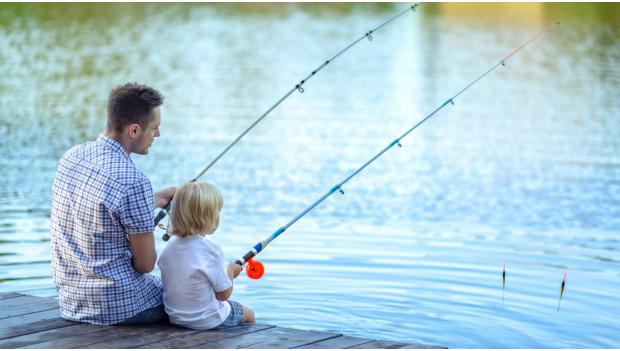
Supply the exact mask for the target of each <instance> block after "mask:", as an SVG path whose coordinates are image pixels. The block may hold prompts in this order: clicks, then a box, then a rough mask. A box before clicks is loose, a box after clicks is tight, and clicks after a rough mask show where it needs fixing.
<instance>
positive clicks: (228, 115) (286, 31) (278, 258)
mask: <svg viewBox="0 0 620 351" xmlns="http://www.w3.org/2000/svg"><path fill="white" fill-rule="evenodd" d="M403 6H405V5H404V4H388V3H381V4H352V3H347V4H0V76H1V77H2V78H1V79H0V136H1V137H0V152H1V155H2V156H0V169H2V172H3V176H2V177H0V211H1V213H2V214H3V215H2V216H1V217H2V218H0V279H1V280H2V282H1V283H0V290H2V291H20V292H28V293H34V294H39V295H45V296H53V295H54V294H55V293H56V292H55V289H54V286H53V283H52V280H51V276H50V267H49V263H48V262H49V233H48V220H49V219H48V217H49V201H50V189H51V180H52V177H53V174H54V171H55V167H56V162H57V160H58V158H59V157H60V156H61V155H62V154H63V153H64V152H65V151H66V150H67V149H68V148H69V147H71V146H73V145H75V144H77V143H80V142H83V141H84V140H92V139H94V138H95V137H96V136H97V135H98V134H99V133H100V132H101V131H102V128H103V127H104V125H105V115H104V113H105V100H106V97H107V93H108V91H109V89H110V88H111V87H112V86H115V85H117V84H119V83H123V82H126V81H139V82H144V83H147V84H151V85H153V86H155V87H157V88H158V89H160V90H162V91H163V92H164V95H165V96H166V102H165V105H164V114H163V120H162V124H163V125H162V131H163V133H162V137H161V138H160V139H159V140H158V141H157V142H156V144H155V145H154V148H153V149H152V154H151V155H149V156H148V157H135V162H136V163H137V164H138V165H139V167H140V168H141V169H143V170H144V171H145V173H146V174H148V175H149V177H150V178H151V179H152V181H153V185H154V187H155V188H158V187H161V186H164V185H168V184H178V183H181V182H183V181H186V180H187V179H190V178H191V177H193V176H195V174H197V172H198V171H199V170H200V169H201V168H202V167H203V166H204V165H205V164H206V163H207V162H208V161H210V160H211V159H212V158H213V157H214V156H215V155H217V154H218V153H219V152H220V151H221V150H222V149H223V148H224V147H225V146H226V145H227V144H228V143H229V142H230V141H231V140H233V139H234V137H236V136H237V135H238V134H239V133H240V132H241V131H243V130H244V129H245V128H246V127H247V126H248V125H249V124H250V123H251V122H252V121H254V120H255V119H256V118H257V117H258V116H259V115H260V114H261V113H262V112H263V111H265V110H266V109H267V108H268V107H269V106H271V104H273V103H274V102H275V101H276V100H277V99H278V98H279V97H281V96H282V95H283V94H284V93H285V92H287V91H288V90H289V89H290V88H291V87H292V86H293V85H294V84H296V83H297V79H300V78H303V77H305V76H306V75H307V74H308V73H309V72H310V71H311V70H312V69H313V68H315V67H317V66H318V65H319V64H320V63H321V62H322V61H321V60H323V59H325V58H328V57H331V56H332V55H334V54H335V53H336V52H337V51H338V50H340V49H341V48H342V46H343V45H344V44H346V43H349V42H351V41H352V40H353V39H355V38H357V37H359V36H360V35H361V34H362V33H364V32H365V31H367V30H368V29H369V28H371V27H372V26H373V25H376V24H378V23H381V22H382V21H384V20H385V19H386V18H387V17H388V16H390V15H392V14H393V13H396V12H397V11H400V9H401V8H403ZM618 10H619V7H618V5H617V4H594V5H593V4H558V3H553V4H536V3H529V4H522V3H519V4H475V5H472V4H425V5H424V6H422V7H420V9H419V10H418V11H417V12H416V13H415V14H411V15H408V16H407V17H405V18H403V19H402V20H400V21H399V22H398V23H395V24H394V25H391V26H388V27H385V28H384V29H382V30H381V32H378V33H377V34H376V35H375V39H374V40H373V41H372V42H364V43H360V45H359V46H358V47H356V48H355V49H354V50H352V51H351V53H349V54H347V55H345V56H343V57H341V58H339V59H338V60H339V61H338V62H337V63H335V64H334V65H331V66H330V67H328V68H326V69H325V70H324V71H323V72H321V75H320V76H317V77H316V78H314V79H313V80H312V81H311V82H309V83H308V84H307V85H306V92H305V93H304V94H303V95H301V94H295V95H293V96H291V98H290V99H289V100H287V101H286V102H285V103H284V104H282V105H281V106H280V107H279V108H278V109H276V110H275V111H274V112H273V113H272V114H271V115H270V116H269V117H268V118H267V119H266V120H264V121H263V122H262V123H261V124H260V125H259V126H258V127H257V128H255V130H253V131H252V132H251V133H250V134H248V136H247V137H246V138H245V139H244V140H243V141H242V142H241V143H240V144H239V145H237V146H236V147H235V148H234V149H232V150H231V151H230V153H229V154H228V155H227V156H225V157H224V158H223V159H222V160H221V161H220V162H219V163H218V165H217V166H216V167H214V168H213V169H212V171H211V172H210V173H209V174H208V175H207V177H206V179H208V180H210V181H212V182H214V183H216V184H218V185H219V186H220V187H221V188H222V190H223V192H224V196H225V198H226V201H225V202H226V205H225V208H224V212H223V214H222V215H223V219H222V228H221V230H220V232H219V233H218V234H217V236H216V239H217V240H218V241H219V242H220V243H221V244H222V245H223V246H224V247H225V249H226V252H227V253H228V254H229V255H230V256H231V258H232V257H234V256H235V255H237V254H239V253H243V252H246V251H247V248H248V245H251V244H253V243H255V242H256V241H257V240H261V239H263V238H264V237H265V236H266V235H268V234H269V233H271V232H273V230H275V229H276V228H278V227H279V226H281V225H283V224H284V223H286V222H288V221H289V220H290V219H291V218H292V217H293V216H294V215H295V214H297V213H298V212H299V211H301V210H302V209H303V208H304V207H305V206H307V205H308V204H309V203H311V202H312V201H314V200H315V199H316V198H318V197H319V196H320V195H322V194H323V193H324V192H325V191H327V190H328V189H329V188H330V187H331V186H332V185H333V184H335V183H337V182H338V181H340V180H341V179H342V178H343V177H344V176H346V175H347V174H349V173H350V172H351V171H352V170H354V169H355V168H357V167H358V166H359V165H361V164H362V163H363V162H365V161H366V160H367V159H368V158H369V157H370V156H371V155H373V154H374V153H376V152H378V151H379V150H380V149H381V148H383V147H384V146H385V145H386V144H387V143H388V142H389V141H390V140H392V139H393V138H394V137H396V136H398V135H400V134H401V133H402V132H403V131H404V130H406V129H407V128H409V127H410V126H411V125H413V124H414V123H415V122H417V121H418V120H419V119H420V118H421V117H422V116H424V115H426V114H427V113H429V112H430V111H432V109H433V108H434V107H436V106H437V105H439V104H440V103H443V101H444V100H445V99H446V98H447V97H448V96H450V94H454V93H455V92H457V91H458V90H460V89H461V88H462V87H463V86H464V85H465V84H467V83H468V82H469V81H471V80H472V79H473V78H474V77H476V76H477V75H479V74H480V73H481V72H483V71H484V70H486V69H488V68H489V67H490V66H491V65H492V64H494V63H496V62H497V60H499V59H500V58H501V57H503V56H505V55H506V54H507V53H509V52H510V51H512V50H513V49H514V48H516V47H517V46H518V45H520V44H521V43H522V42H523V41H525V40H526V39H528V38H529V37H531V35H533V34H534V33H536V32H537V31H538V30H540V28H542V27H544V26H546V25H547V24H549V23H552V22H553V21H556V20H559V21H561V22H562V25H561V29H560V30H557V31H554V32H553V33H550V34H549V35H547V36H545V37H544V38H543V39H542V40H541V41H540V42H538V43H537V44H536V45H534V46H532V47H531V48H530V49H528V50H526V51H523V52H522V53H520V54H519V55H518V56H515V57H514V58H513V59H511V60H510V62H509V63H508V66H507V67H506V69H502V70H500V71H498V72H497V73H496V74H494V75H493V76H490V77H489V78H488V79H485V81H483V82H481V83H480V85H479V86H477V87H476V88H475V89H472V91H470V92H468V93H467V94H464V95H463V96H462V97H461V98H459V99H458V101H457V105H456V106H454V107H453V108H450V109H446V110H445V111H442V113H441V114H440V115H438V116H437V117H436V118H434V119H433V120H430V121H429V122H428V123H427V124H426V125H425V126H424V127H422V128H420V129H418V130H416V132H415V133H414V134H412V135H411V136H410V137H409V138H407V139H406V140H403V146H404V147H403V148H402V149H399V150H397V151H395V152H390V153H389V154H386V155H385V157H384V158H382V159H380V160H378V161H377V162H376V163H375V164H373V165H372V167H369V168H368V169H366V170H364V172H363V173H362V174H361V175H360V177H359V178H356V179H355V180H354V181H352V182H351V183H349V184H348V185H347V188H346V189H345V190H346V195H345V196H335V197H334V198H330V199H329V200H328V201H326V202H325V203H324V204H322V205H321V206H319V207H318V208H317V209H315V210H314V211H313V212H312V213H311V214H310V215H308V216H307V217H305V218H304V219H302V220H300V221H299V222H298V223H297V224H296V225H295V226H294V227H292V228H291V229H289V231H287V234H286V235H283V236H281V237H280V238H279V239H278V242H277V243H274V244H273V245H272V246H271V247H270V249H269V250H266V251H265V252H264V253H263V255H264V256H263V260H264V261H265V263H266V264H267V275H266V277H265V278H264V280H261V281H257V282H254V281H252V282H250V281H248V280H247V279H245V280H241V281H239V283H238V286H237V287H236V289H237V290H236V294H237V296H238V298H239V299H240V300H242V301H244V302H247V303H248V304H249V305H251V306H253V307H256V308H255V309H256V311H257V314H258V316H259V318H260V319H262V320H263V321H266V322H267V323H270V324H281V325H284V326H290V327H300V328H309V329H319V330H332V331H336V332H340V333H347V334H351V335H356V336H360V337H364V336H366V337H380V338H387V339H390V338H391V339H395V340H403V339H406V340H405V341H410V342H427V343H433V344H440V345H446V346H452V347H515V346H518V347H610V346H615V343H613V341H614V340H615V334H614V333H613V330H612V328H613V327H610V326H613V325H617V324H618V318H617V316H615V315H614V314H612V313H613V312H612V311H613V309H612V308H610V306H612V305H613V303H614V301H615V300H614V297H615V296H617V295H618V293H619V291H618V290H617V286H619V285H618V280H619V279H620V274H619V270H618V263H619V261H620V260H619V259H618V258H617V256H618V254H617V252H618V249H619V245H618V244H619V240H618V239H617V232H618V228H620V222H619V221H620V215H619V214H620V187H619V184H620V161H619V159H618V149H619V144H618V143H619V142H618V140H620V138H619V137H620V125H619V123H618V119H617V116H618V115H619V112H620V103H619V102H618V101H617V96H618V88H617V86H618V84H617V83H618V82H619V81H620V73H619V72H620V70H619V69H618V67H619V65H618V62H619V61H620V43H619V39H618V38H620V36H619V34H620V30H619V28H618V25H617V23H620V21H619V20H620V11H618ZM159 234H160V233H158V235H157V236H159ZM157 245H158V249H159V250H161V249H162V248H163V245H164V243H163V242H158V243H157ZM503 263H507V266H508V274H509V275H508V285H507V290H506V302H504V303H502V302H501V284H500V282H501V275H500V273H501V268H500V267H501V266H502V264H503ZM564 271H569V285H568V287H567V291H566V295H565V297H564V300H563V302H562V306H563V307H562V318H561V319H560V320H558V319H557V313H556V312H555V304H556V303H557V290H558V288H559V283H560V281H561V277H562V273H563V272H564ZM301 307H303V310H304V314H305V315H306V316H307V317H306V318H304V319H302V320H300V319H299V318H298V317H299V310H300V308H301ZM379 316H380V317H379ZM592 316H596V317H592ZM497 325H502V326H504V328H496V326H497ZM438 330H441V331H442V332H441V333H437V331H438ZM566 331H571V332H572V333H568V334H569V335H567V333H566ZM448 336H449V337H448Z"/></svg>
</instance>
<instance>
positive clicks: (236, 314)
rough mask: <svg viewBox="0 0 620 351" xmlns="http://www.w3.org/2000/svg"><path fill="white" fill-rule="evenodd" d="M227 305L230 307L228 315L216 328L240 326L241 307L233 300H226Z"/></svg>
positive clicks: (241, 319) (241, 318) (241, 317)
mask: <svg viewBox="0 0 620 351" xmlns="http://www.w3.org/2000/svg"><path fill="white" fill-rule="evenodd" d="M228 304H229V305H230V314H229V315H228V318H226V319H225V320H224V321H223V322H222V324H220V325H218V326H217V328H222V327H234V326H236V325H239V324H241V322H242V321H243V306H241V304H240V303H239V302H237V301H233V300H228Z"/></svg>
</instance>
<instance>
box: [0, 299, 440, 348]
mask: <svg viewBox="0 0 620 351" xmlns="http://www.w3.org/2000/svg"><path fill="white" fill-rule="evenodd" d="M0 348H5V349H6V348H36V349H39V348H45V349H57V348H63V349H70V348H85V349H90V348H97V349H104V348H122V349H128V348H138V349H166V348H198V349H212V348H216V349H236V348H252V349H265V348H269V349H291V348H301V349H317V348H318V349H332V348H336V349H346V348H355V349H381V348H392V349H396V348H441V347H435V346H430V345H422V344H409V343H402V342H394V341H384V340H374V339H364V338H357V337H352V336H346V335H342V334H337V333H328V332H321V331H312V330H298V329H292V328H283V327H277V326H273V325H265V324H253V325H249V324H248V325H241V326H237V327H230V328H226V329H220V330H206V331H198V330H193V329H186V328H181V327H177V326H174V325H172V324H169V323H152V324H145V325H139V326H100V325H91V324H83V323H76V322H71V321H67V320H64V319H62V318H60V312H59V310H58V300H56V299H53V298H44V297H36V296H30V295H23V294H18V293H0Z"/></svg>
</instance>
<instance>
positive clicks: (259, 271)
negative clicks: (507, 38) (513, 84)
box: [235, 22, 560, 279]
mask: <svg viewBox="0 0 620 351" xmlns="http://www.w3.org/2000/svg"><path fill="white" fill-rule="evenodd" d="M555 24H560V23H559V22H556V23H555ZM553 25H554V24H552V25H550V26H548V27H547V28H545V29H544V30H542V31H541V32H540V33H538V34H536V35H535V36H534V37H533V38H531V39H530V40H528V41H527V42H525V43H524V44H523V45H521V46H520V47H518V48H517V49H516V50H514V51H513V52H511V53H510V54H508V56H506V57H504V58H503V59H502V60H500V61H499V62H498V63H497V64H495V65H494V66H493V67H491V69H489V70H488V71H486V72H485V73H483V74H482V75H481V76H479V77H478V78H476V79H475V80H474V81H472V82H471V83H469V84H468V85H467V86H465V88H463V89H461V90H460V91H459V92H458V93H456V94H455V95H454V96H452V97H451V98H449V99H448V100H446V102H444V103H443V104H441V105H440V106H439V107H437V108H436V109H435V110H434V111H433V112H431V113H430V114H428V115H427V116H426V117H424V118H423V119H422V120H421V121H419V122H418V123H416V124H415V125H414V126H413V127H411V128H410V129H409V130H407V131H406V132H405V133H404V134H403V135H401V136H399V137H398V138H396V139H395V140H394V141H392V142H391V143H390V144H389V145H388V146H386V147H385V148H384V149H383V150H381V151H380V152H379V153H378V154H376V155H375V156H373V157H372V158H371V159H370V160H369V161H368V162H366V163H365V164H364V165H362V166H361V167H360V168H358V169H357V170H355V171H354V172H353V173H351V174H350V175H349V176H348V177H346V178H345V179H344V180H343V181H341V182H340V183H338V184H336V185H335V186H333V187H332V188H331V189H330V190H329V191H328V192H327V193H325V195H323V196H321V197H320V198H319V199H318V200H316V201H315V202H314V203H312V204H311V205H310V206H308V207H307V208H306V209H305V210H303V211H302V212H301V213H300V214H298V215H297V216H296V217H295V218H293V219H292V220H291V221H290V222H288V223H287V224H286V225H284V226H283V227H280V228H279V229H278V230H276V231H275V232H274V233H273V234H271V236H269V237H268V238H267V239H265V240H264V241H261V242H259V243H258V244H256V245H254V247H252V249H250V251H248V252H247V253H246V254H245V255H243V257H241V258H240V259H238V260H236V261H235V263H237V264H238V265H241V266H243V265H244V264H246V263H247V264H248V266H247V267H246V274H247V275H248V277H250V278H251V279H259V278H260V277H262V276H263V274H264V272H265V268H264V266H263V264H262V263H260V262H258V261H254V260H253V257H254V256H256V255H258V253H260V252H261V251H262V250H264V249H265V248H266V247H267V245H269V243H271V242H272V241H273V240H274V239H275V238H277V237H278V236H279V235H280V234H282V233H284V231H286V230H287V229H288V228H289V227H290V226H291V225H293V224H294V223H295V222H297V221H298V220H299V219H300V218H302V217H303V216H305V215H306V214H307V213H308V212H310V211H311V210H312V209H313V208H315V207H316V206H317V205H318V204H320V203H321V202H323V201H324V200H325V199H327V198H328V197H329V196H330V195H332V194H333V193H334V192H336V191H339V192H340V193H341V194H344V190H342V186H343V185H344V184H346V183H347V182H348V181H349V180H351V178H353V177H355V176H356V175H357V174H358V173H360V172H361V171H362V170H363V169H364V168H366V167H367V166H368V165H370V164H371V163H372V162H373V161H375V160H376V159H377V158H379V157H380V156H381V155H383V154H384V153H385V152H386V151H388V150H389V149H391V148H392V147H393V146H394V145H398V147H402V145H401V143H400V141H401V140H402V139H403V138H404V137H406V136H407V135H409V133H411V132H412V131H414V130H415V129H416V128H418V127H419V126H420V125H421V124H422V123H424V122H426V121H427V120H428V119H429V118H431V117H433V116H434V115H435V114H436V113H437V112H439V111H440V110H441V109H443V108H444V107H446V106H448V105H454V100H455V99H456V98H457V97H458V96H459V95H461V94H462V93H464V92H465V91H466V90H468V89H469V88H470V87H472V86H473V85H474V84H476V83H477V82H478V81H480V80H481V79H483V78H484V77H486V76H487V75H488V74H489V73H491V72H493V71H494V70H495V69H496V68H497V67H499V66H505V65H506V61H508V59H510V58H511V57H512V56H513V55H514V54H516V53H517V52H519V51H521V50H522V49H523V48H525V47H526V46H527V45H529V44H530V43H531V42H533V41H534V40H536V39H538V38H539V37H540V36H541V35H543V34H544V33H546V32H547V31H549V30H550V29H551V27H552V26H553Z"/></svg>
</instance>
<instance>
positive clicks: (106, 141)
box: [97, 133, 131, 160]
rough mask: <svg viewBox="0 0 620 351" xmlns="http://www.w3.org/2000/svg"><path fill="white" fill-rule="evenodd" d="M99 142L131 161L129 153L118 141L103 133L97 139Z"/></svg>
mask: <svg viewBox="0 0 620 351" xmlns="http://www.w3.org/2000/svg"><path fill="white" fill-rule="evenodd" d="M97 142H100V143H102V144H103V145H105V146H107V147H109V148H111V149H112V150H116V151H118V152H120V153H122V154H123V155H125V157H127V158H128V159H130V160H131V157H129V154H128V153H127V151H125V148H124V147H123V145H121V143H120V142H119V141H118V140H116V139H114V138H112V137H110V136H107V135H105V134H103V133H102V134H100V135H99V137H98V138H97Z"/></svg>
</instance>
